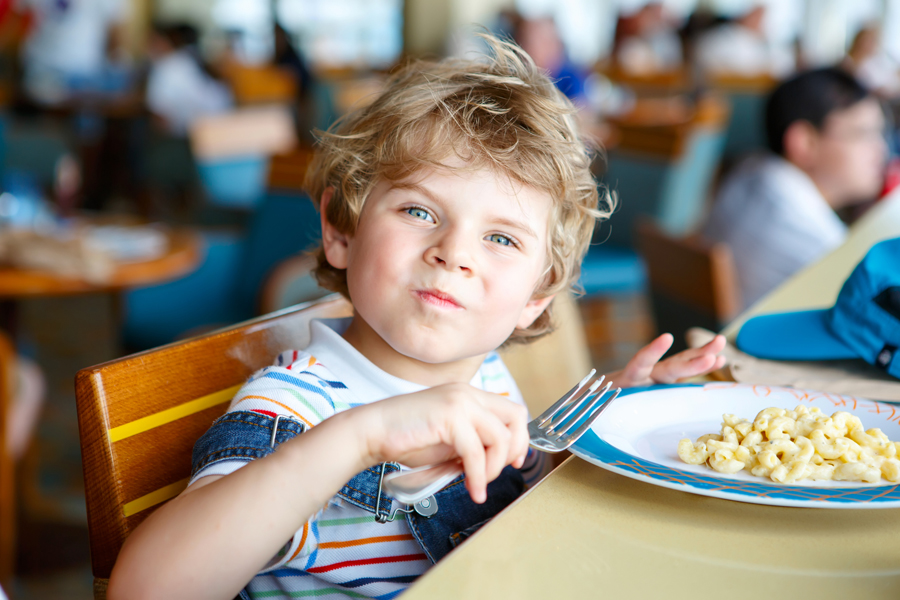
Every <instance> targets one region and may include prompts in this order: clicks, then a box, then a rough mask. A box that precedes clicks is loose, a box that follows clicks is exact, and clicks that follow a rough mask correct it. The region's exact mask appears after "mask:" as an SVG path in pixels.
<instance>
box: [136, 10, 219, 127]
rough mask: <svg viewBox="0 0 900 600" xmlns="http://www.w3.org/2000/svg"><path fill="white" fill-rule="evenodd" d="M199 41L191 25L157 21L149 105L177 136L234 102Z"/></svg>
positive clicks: (151, 46)
mask: <svg viewBox="0 0 900 600" xmlns="http://www.w3.org/2000/svg"><path fill="white" fill-rule="evenodd" d="M195 44H196V31H195V30H194V28H193V27H191V26H189V25H174V24H173V25H161V24H158V23H157V24H155V25H154V27H153V31H152V32H151V35H150V41H149V53H150V71H149V74H148V76H147V92H146V100H147V108H148V109H150V112H151V113H153V115H154V116H155V117H157V118H158V119H159V120H160V122H161V123H162V124H163V127H164V128H165V129H166V131H168V132H169V133H170V134H173V135H176V136H184V135H186V133H187V131H188V128H189V127H190V125H191V123H192V122H193V121H194V120H195V119H197V117H202V116H204V115H210V114H217V113H222V112H225V111H227V110H229V109H231V108H232V106H233V105H234V99H233V97H232V94H231V91H230V90H229V89H228V87H227V86H226V85H225V84H224V83H222V82H221V81H218V80H217V79H215V78H213V77H212V76H211V75H210V74H209V73H208V72H207V71H206V70H205V69H204V68H203V66H202V63H201V60H200V57H199V55H198V53H197V50H196V45H195Z"/></svg>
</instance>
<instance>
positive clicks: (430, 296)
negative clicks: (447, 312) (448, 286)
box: [413, 290, 463, 309]
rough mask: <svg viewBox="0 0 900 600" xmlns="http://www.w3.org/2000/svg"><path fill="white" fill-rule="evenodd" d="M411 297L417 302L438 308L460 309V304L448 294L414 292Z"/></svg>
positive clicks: (431, 291) (430, 291) (429, 291)
mask: <svg viewBox="0 0 900 600" xmlns="http://www.w3.org/2000/svg"><path fill="white" fill-rule="evenodd" d="M413 295H414V296H416V297H417V298H418V299H419V300H422V301H423V302H425V303H427V304H431V305H432V306H437V307H438V308H447V309H460V308H463V306H462V304H460V303H459V302H457V301H456V298H454V297H453V296H451V295H450V294H446V293H444V292H442V291H440V290H414V291H413Z"/></svg>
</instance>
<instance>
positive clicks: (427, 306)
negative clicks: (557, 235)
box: [325, 163, 552, 363]
mask: <svg viewBox="0 0 900 600" xmlns="http://www.w3.org/2000/svg"><path fill="white" fill-rule="evenodd" d="M448 166H450V167H451V168H452V166H453V164H452V163H451V164H449V165H448ZM551 203H552V200H551V198H550V196H549V195H548V194H546V193H544V192H540V191H538V190H535V189H533V188H529V187H526V186H523V185H521V184H519V183H517V182H513V181H511V180H509V178H506V177H502V176H500V177H498V176H497V175H496V174H495V173H494V172H493V171H490V170H487V169H484V170H477V171H457V172H453V171H451V170H449V169H448V170H443V169H441V170H434V171H429V172H426V173H424V174H419V176H418V177H416V178H414V179H411V180H409V181H405V182H401V183H400V184H397V183H391V182H387V181H382V182H380V183H379V184H378V185H377V186H376V187H375V189H374V190H373V191H372V193H371V194H370V195H369V197H368V199H367V200H366V204H365V206H364V208H363V211H362V214H361V215H360V219H359V223H358V225H357V229H356V233H355V234H354V235H352V236H344V237H343V239H341V240H338V241H332V242H330V241H329V239H328V236H327V235H326V236H325V237H326V239H325V250H326V255H327V257H328V260H329V262H330V263H331V264H332V265H333V266H335V267H337V268H346V269H347V283H348V286H349V289H350V297H351V299H352V301H353V306H354V308H355V309H356V312H357V313H358V315H359V318H362V319H363V320H364V321H365V323H366V324H367V325H368V328H370V329H371V330H372V331H373V332H374V333H375V334H377V335H378V336H379V337H381V339H383V340H384V341H385V342H387V343H388V344H389V345H390V346H391V347H392V348H393V349H394V350H395V351H397V352H399V353H400V354H402V355H404V356H407V357H410V358H414V359H416V360H419V361H423V362H426V363H450V362H453V361H457V360H461V359H465V358H471V357H479V356H483V355H484V354H486V353H487V352H490V351H491V350H494V349H496V348H497V347H498V346H500V345H501V344H502V343H503V342H504V341H505V340H506V339H507V338H508V337H509V335H510V334H511V333H512V331H513V329H514V328H516V327H521V328H524V327H528V326H529V325H530V324H531V323H532V322H533V321H534V320H535V319H536V318H537V317H538V316H539V315H540V313H541V312H542V311H543V310H544V308H545V307H546V306H547V304H549V302H550V298H543V299H533V295H534V292H535V289H536V287H537V285H538V283H539V281H540V280H541V279H542V278H543V275H544V273H545V270H546V266H547V264H548V260H547V251H546V248H547V235H548V222H549V217H550V210H551Z"/></svg>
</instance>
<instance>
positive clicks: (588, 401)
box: [553, 381, 613, 436]
mask: <svg viewBox="0 0 900 600" xmlns="http://www.w3.org/2000/svg"><path fill="white" fill-rule="evenodd" d="M612 383H613V382H612V381H610V382H607V384H606V385H605V386H603V389H602V390H600V391H598V392H596V393H594V392H595V390H596V389H597V388H596V387H594V388H593V389H591V390H590V392H589V393H588V394H585V398H584V401H583V402H581V403H579V404H580V409H579V410H578V412H574V411H569V412H568V414H565V415H562V417H561V418H560V419H559V420H556V423H555V424H554V426H553V428H554V430H555V433H557V434H558V435H560V436H562V435H565V433H566V432H567V431H569V430H570V429H572V427H574V426H575V425H576V424H577V423H578V421H579V420H580V419H581V418H582V417H583V416H584V415H586V414H587V413H588V411H589V410H591V409H592V408H593V407H594V406H595V405H596V403H597V400H598V399H600V398H602V397H603V395H604V394H606V392H608V391H609V388H610V387H612ZM573 412H574V414H573Z"/></svg>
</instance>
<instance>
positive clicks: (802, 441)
mask: <svg viewBox="0 0 900 600" xmlns="http://www.w3.org/2000/svg"><path fill="white" fill-rule="evenodd" d="M898 455H900V442H892V441H891V440H889V439H888V437H887V436H886V435H885V434H884V433H882V431H881V430H880V429H874V428H873V429H869V430H868V431H866V430H864V429H863V425H862V422H861V421H860V420H859V418H858V417H855V416H853V415H852V414H850V413H848V412H844V411H838V412H836V413H834V414H833V415H831V416H830V417H829V416H827V415H826V414H825V413H823V412H822V411H821V410H819V409H818V408H815V407H813V408H807V407H806V406H803V405H801V406H798V407H797V408H795V409H794V410H786V409H784V408H774V407H772V408H766V409H763V410H761V411H760V412H759V414H758V415H756V418H755V419H754V420H753V421H748V420H747V419H742V418H739V417H736V416H734V415H730V414H728V415H722V429H721V431H720V432H719V433H710V434H707V435H702V436H700V437H699V438H697V442H696V443H692V442H691V440H689V439H687V438H685V439H683V440H681V441H680V442H678V456H679V457H680V458H681V460H683V461H684V462H686V463H688V464H689V465H699V464H703V463H706V464H707V465H709V467H711V468H712V469H715V470H716V471H718V472H720V473H737V472H738V471H740V470H742V469H746V470H748V471H749V472H750V473H752V474H753V475H756V476H757V477H768V478H770V479H771V480H772V481H775V482H777V483H794V482H797V481H802V480H804V479H813V480H827V479H832V480H836V481H864V482H866V483H878V482H879V481H881V478H882V477H883V478H884V479H887V480H888V481H890V482H892V483H898V482H900V460H898Z"/></svg>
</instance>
